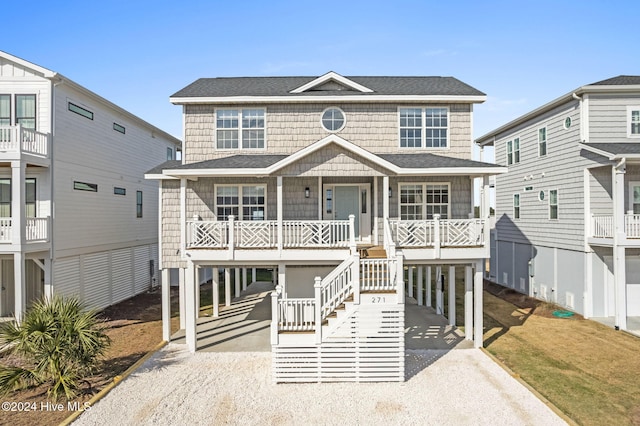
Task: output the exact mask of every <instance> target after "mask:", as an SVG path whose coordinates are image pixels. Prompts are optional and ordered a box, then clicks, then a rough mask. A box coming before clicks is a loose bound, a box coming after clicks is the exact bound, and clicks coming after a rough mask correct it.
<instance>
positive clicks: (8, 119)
mask: <svg viewBox="0 0 640 426" xmlns="http://www.w3.org/2000/svg"><path fill="white" fill-rule="evenodd" d="M12 124H19V125H20V126H22V127H25V128H27V129H35V128H36V95H15V97H14V107H13V108H12V107H11V95H0V126H11V125H12Z"/></svg>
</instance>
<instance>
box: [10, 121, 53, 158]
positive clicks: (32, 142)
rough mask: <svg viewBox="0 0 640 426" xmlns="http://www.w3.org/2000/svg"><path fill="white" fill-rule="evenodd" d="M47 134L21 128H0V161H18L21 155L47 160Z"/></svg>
mask: <svg viewBox="0 0 640 426" xmlns="http://www.w3.org/2000/svg"><path fill="white" fill-rule="evenodd" d="M49 147H50V135H49V133H42V132H37V131H35V130H32V129H27V128H24V127H22V126H19V125H18V126H0V160H19V159H20V158H21V157H22V156H23V155H30V156H33V157H39V158H43V159H48V158H49V156H50V148H49Z"/></svg>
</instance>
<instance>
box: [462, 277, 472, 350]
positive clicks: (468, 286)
mask: <svg viewBox="0 0 640 426" xmlns="http://www.w3.org/2000/svg"><path fill="white" fill-rule="evenodd" d="M464 338H465V339H467V340H473V269H472V268H471V265H467V266H465V268H464Z"/></svg>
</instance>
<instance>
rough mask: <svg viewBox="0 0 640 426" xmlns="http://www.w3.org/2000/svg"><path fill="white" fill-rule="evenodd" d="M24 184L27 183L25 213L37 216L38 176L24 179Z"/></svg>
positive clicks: (28, 215)
mask: <svg viewBox="0 0 640 426" xmlns="http://www.w3.org/2000/svg"><path fill="white" fill-rule="evenodd" d="M24 184H25V194H24V214H25V216H26V217H36V214H37V202H36V187H37V185H36V178H26V179H25V180H24Z"/></svg>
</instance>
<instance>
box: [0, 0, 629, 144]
mask: <svg viewBox="0 0 640 426" xmlns="http://www.w3.org/2000/svg"><path fill="white" fill-rule="evenodd" d="M639 14H640V2H638V1H637V0H635V1H616V0H612V1H600V2H598V1H590V0H581V1H564V2H558V1H536V2H525V1H521V2H513V1H465V0H458V1H455V2H453V1H451V2H444V1H440V2H436V1H427V0H425V1H401V0H396V1H388V0H387V1H375V0H370V1H347V0H343V1H333V0H324V1H321V2H318V1H314V2H310V1H302V0H298V1H277V0H271V1H269V2H266V1H264V2H259V1H251V0H246V1H242V2H239V1H237V2H233V1H189V0H183V1H175V0H172V1H164V0H156V1H147V0H128V1H120V0H116V1H104V2H88V1H75V0H74V1H64V0H63V1H61V2H52V1H49V2H41V3H40V4H38V7H34V8H32V10H31V8H30V10H28V11H26V10H25V9H24V5H23V4H21V3H20V2H8V3H7V4H4V5H3V16H4V17H5V18H7V19H4V20H3V24H2V27H3V34H4V36H3V37H2V41H1V42H0V50H4V51H6V52H8V53H11V54H13V55H16V56H19V57H21V58H23V59H25V60H28V61H30V62H34V63H36V64H38V65H41V66H43V67H45V68H48V69H51V70H54V71H57V72H59V73H61V74H63V75H65V76H67V77H69V78H71V79H72V80H74V81H76V82H77V83H79V84H81V85H83V86H85V87H87V88H89V89H90V90H92V91H94V92H96V93H98V94H99V95H101V96H103V97H105V98H107V99H109V100H110V101H112V102H114V103H116V104H118V105H120V106H122V107H124V108H125V109H127V110H129V111H131V112H132V113H134V114H136V115H138V116H140V117H142V118H143V119H145V120H147V121H149V122H150V123H152V124H154V125H156V126H158V127H160V128H162V129H164V130H166V131H168V132H169V133H171V134H173V135H175V136H178V137H180V135H181V132H182V130H181V123H182V120H181V108H180V107H178V106H174V105H171V104H170V103H169V100H168V99H169V96H170V95H171V94H173V93H174V92H176V91H178V90H179V89H181V88H182V87H184V86H186V85H187V84H189V83H191V82H192V81H193V80H195V79H197V78H200V77H219V76H267V75H311V76H318V75H322V74H324V73H326V72H327V71H335V72H337V73H339V74H342V75H347V76H348V75H442V76H454V77H456V78H458V79H460V80H462V81H464V82H466V83H468V84H470V85H472V86H474V87H476V88H477V89H479V90H481V91H483V92H485V93H486V94H487V95H488V99H487V101H486V102H485V103H484V104H481V105H477V106H476V107H475V116H474V137H478V136H481V135H482V134H484V133H486V132H488V131H490V130H492V129H494V128H495V127H498V126H500V125H502V124H504V123H506V122H507V121H509V120H511V119H513V118H516V117H517V116H519V115H521V114H523V113H525V112H527V111H529V110H531V109H534V108H536V107H538V106H540V105H542V104H545V103H547V102H548V101H551V100H552V99H555V98H556V97H558V96H560V95H563V94H565V93H567V92H569V91H571V90H573V89H575V88H577V87H579V86H582V85H585V84H588V83H593V82H596V81H599V80H603V79H606V78H609V77H613V76H617V75H620V74H634V75H637V74H640V49H639V48H638V39H639V34H640V32H639V30H638V21H637V20H638V16H639ZM8 17H16V19H14V18H11V19H9V18H8ZM17 17H21V18H19V19H18V18H17ZM8 35H9V36H8Z"/></svg>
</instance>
